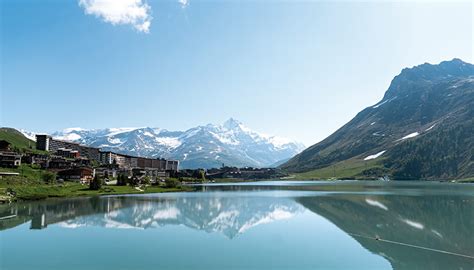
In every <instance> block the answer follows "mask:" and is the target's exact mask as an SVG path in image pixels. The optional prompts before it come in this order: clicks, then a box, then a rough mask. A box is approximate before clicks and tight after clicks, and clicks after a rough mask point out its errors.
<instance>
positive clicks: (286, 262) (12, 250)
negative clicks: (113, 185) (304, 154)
mask: <svg viewBox="0 0 474 270" xmlns="http://www.w3.org/2000/svg"><path fill="white" fill-rule="evenodd" d="M7 216H11V217H10V218H6V219H2V220H0V268H1V269H5V270H6V269H29V270H30V269H35V270H37V269H48V270H52V269H61V270H63V269H206V270H208V269H364V270H367V269H377V270H382V269H443V270H446V269H474V231H473V230H474V185H472V184H446V183H444V184H440V183H413V182H411V183H410V182H389V183H381V182H380V183H379V182H331V183H327V182H259V183H252V184H225V185H207V186H199V187H198V191H197V192H191V193H168V194H153V195H128V196H108V197H95V198H77V199H62V200H47V201H41V202H29V203H18V204H13V205H0V217H3V218H4V217H7Z"/></svg>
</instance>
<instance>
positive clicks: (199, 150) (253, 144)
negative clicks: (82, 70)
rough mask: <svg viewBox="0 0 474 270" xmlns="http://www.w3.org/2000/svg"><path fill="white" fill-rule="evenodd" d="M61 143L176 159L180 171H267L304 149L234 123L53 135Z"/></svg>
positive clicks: (67, 131) (294, 143)
mask: <svg viewBox="0 0 474 270" xmlns="http://www.w3.org/2000/svg"><path fill="white" fill-rule="evenodd" d="M52 136H53V137H55V138H57V139H62V140H68V141H74V142H78V143H81V144H85V145H91V146H94V147H100V148H101V149H103V150H111V151H115V152H118V153H124V154H130V155H137V156H145V157H163V158H171V159H178V160H180V161H181V163H180V167H181V168H211V167H220V166H221V165H222V164H223V163H224V164H226V165H229V166H255V167H267V166H271V165H272V164H275V163H277V162H279V161H281V160H285V159H288V158H290V157H292V156H294V155H296V154H297V153H299V152H300V151H301V150H303V148H304V146H303V145H302V144H300V143H297V142H294V141H291V140H288V139H284V138H280V137H276V136H268V135H264V134H260V133H257V132H255V131H252V130H250V129H249V128H247V127H246V126H244V125H243V124H242V123H240V122H239V121H237V120H235V119H229V120H228V121H226V122H225V123H224V124H222V125H212V124H208V125H206V126H198V127H195V128H191V129H189V130H186V131H169V130H166V129H160V128H149V127H145V128H107V129H93V130H86V129H81V128H69V129H65V130H63V131H60V132H55V133H53V134H52Z"/></svg>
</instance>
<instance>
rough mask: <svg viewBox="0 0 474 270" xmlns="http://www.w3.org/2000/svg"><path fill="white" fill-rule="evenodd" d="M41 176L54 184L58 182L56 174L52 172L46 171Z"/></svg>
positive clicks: (45, 180)
mask: <svg viewBox="0 0 474 270" xmlns="http://www.w3.org/2000/svg"><path fill="white" fill-rule="evenodd" d="M41 178H42V180H43V181H44V182H46V183H48V184H54V182H56V174H55V173H52V172H44V173H43V175H42V176H41Z"/></svg>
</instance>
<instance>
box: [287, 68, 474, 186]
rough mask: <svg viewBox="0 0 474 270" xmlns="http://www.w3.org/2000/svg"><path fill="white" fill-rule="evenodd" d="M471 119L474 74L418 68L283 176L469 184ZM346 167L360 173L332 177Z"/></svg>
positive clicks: (473, 167) (397, 79) (398, 78)
mask: <svg viewBox="0 0 474 270" xmlns="http://www.w3.org/2000/svg"><path fill="white" fill-rule="evenodd" d="M473 119H474V66H473V65H471V64H468V63H464V62H462V61H461V60H459V59H453V60H452V61H446V62H442V63H440V64H439V65H430V64H423V65H420V66H416V67H413V68H411V69H404V70H403V71H402V72H401V73H400V75H398V76H396V77H395V78H394V79H393V81H392V83H391V85H390V87H389V89H388V90H387V92H386V93H385V95H384V98H383V99H382V100H381V101H380V102H379V103H378V104H376V105H374V106H371V107H368V108H366V109H364V110H363V111H361V112H360V113H358V114H357V115H356V117H354V118H353V119H352V120H351V121H350V122H348V123H347V124H346V125H344V126H343V127H341V128H340V129H339V130H337V131H336V132H335V133H334V134H332V135H330V136H329V137H328V138H326V139H325V140H323V141H321V142H320V143H317V144H315V145H313V146H311V147H309V148H308V149H306V150H305V151H303V152H302V153H300V154H299V155H296V156H295V157H294V158H292V159H290V160H289V161H288V162H287V163H285V164H283V165H282V166H281V168H282V169H284V170H286V171H288V172H291V173H297V174H298V175H299V176H300V177H301V176H311V175H312V176H313V177H315V178H325V177H327V174H325V173H324V172H325V171H331V168H332V170H333V175H334V176H335V177H337V178H364V177H368V178H376V177H380V176H384V175H388V176H391V177H392V178H394V179H460V178H470V177H473V176H474V165H473V164H474V158H473V154H474V150H473V149H474V122H473ZM374 156H375V157H374ZM371 157H372V158H371ZM370 160H372V161H376V162H370V164H369V165H366V164H365V162H364V161H370ZM344 164H352V165H351V166H355V165H354V164H359V165H358V166H355V167H356V168H357V169H354V170H352V171H351V172H347V170H346V172H345V173H343V172H342V169H338V170H334V167H340V168H342V166H344ZM338 165H339V166H338ZM334 171H336V172H334Z"/></svg>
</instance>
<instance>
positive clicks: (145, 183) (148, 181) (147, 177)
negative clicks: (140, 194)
mask: <svg viewBox="0 0 474 270" xmlns="http://www.w3.org/2000/svg"><path fill="white" fill-rule="evenodd" d="M142 183H143V184H144V185H149V184H150V183H151V178H150V176H148V175H147V176H145V177H143V181H142Z"/></svg>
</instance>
